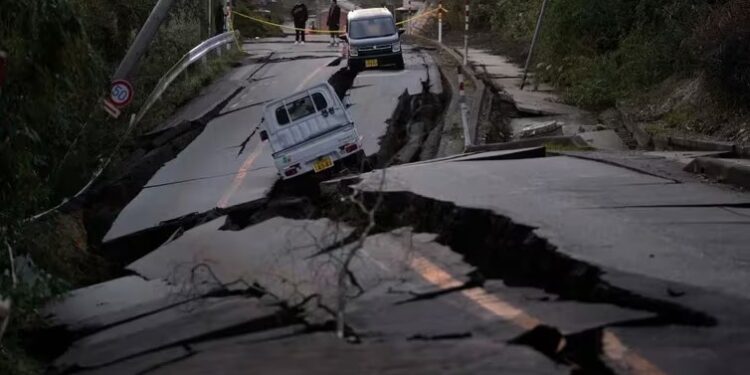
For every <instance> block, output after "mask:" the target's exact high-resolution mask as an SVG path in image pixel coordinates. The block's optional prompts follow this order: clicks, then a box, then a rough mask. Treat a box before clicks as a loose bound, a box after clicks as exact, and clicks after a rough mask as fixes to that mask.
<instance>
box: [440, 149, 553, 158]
mask: <svg viewBox="0 0 750 375" xmlns="http://www.w3.org/2000/svg"><path fill="white" fill-rule="evenodd" d="M545 156H547V152H546V148H545V147H544V146H541V147H530V148H519V149H515V150H501V151H487V152H478V153H475V154H469V155H466V156H460V155H459V156H458V157H454V158H451V159H450V161H471V160H510V159H526V158H543V157H545Z"/></svg>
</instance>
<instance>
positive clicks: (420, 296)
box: [394, 280, 481, 305]
mask: <svg viewBox="0 0 750 375" xmlns="http://www.w3.org/2000/svg"><path fill="white" fill-rule="evenodd" d="M480 285H481V283H480V282H478V281H476V280H470V281H468V282H466V283H464V284H463V285H458V286H454V287H451V288H445V289H440V290H435V291H432V292H426V293H416V292H408V293H409V294H410V295H412V298H409V299H406V300H403V301H398V302H396V303H394V305H404V304H407V303H412V302H419V301H425V300H430V299H435V298H438V297H441V296H444V295H446V294H451V293H455V292H460V291H462V290H466V289H471V288H476V287H478V286H480Z"/></svg>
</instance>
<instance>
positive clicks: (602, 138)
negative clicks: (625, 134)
mask: <svg viewBox="0 0 750 375" xmlns="http://www.w3.org/2000/svg"><path fill="white" fill-rule="evenodd" d="M578 136H579V137H580V138H581V139H583V141H584V142H586V143H587V144H588V145H589V146H591V147H593V148H595V149H597V150H609V151H626V150H627V149H628V147H627V146H625V143H623V142H622V139H620V136H619V135H617V133H616V132H615V131H614V130H611V129H607V130H599V131H591V132H583V133H579V134H578Z"/></svg>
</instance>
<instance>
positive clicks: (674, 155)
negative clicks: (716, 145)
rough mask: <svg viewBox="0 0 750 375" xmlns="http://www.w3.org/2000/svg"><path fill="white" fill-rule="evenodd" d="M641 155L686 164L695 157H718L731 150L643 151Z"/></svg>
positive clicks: (725, 155) (729, 153) (726, 155)
mask: <svg viewBox="0 0 750 375" xmlns="http://www.w3.org/2000/svg"><path fill="white" fill-rule="evenodd" d="M643 155H647V156H656V157H660V158H665V159H669V160H674V161H676V162H678V163H680V164H682V165H684V166H685V165H688V164H690V162H692V161H693V159H695V158H699V157H704V158H720V157H728V156H731V152H727V151H648V152H644V153H643Z"/></svg>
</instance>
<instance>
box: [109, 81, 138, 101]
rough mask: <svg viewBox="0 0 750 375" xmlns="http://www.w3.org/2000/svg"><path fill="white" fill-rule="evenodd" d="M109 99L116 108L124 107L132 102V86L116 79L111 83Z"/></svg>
mask: <svg viewBox="0 0 750 375" xmlns="http://www.w3.org/2000/svg"><path fill="white" fill-rule="evenodd" d="M109 99H110V100H111V101H112V103H113V104H114V105H116V106H118V107H124V106H126V105H128V104H130V102H131V101H132V100H133V85H131V84H130V82H128V81H126V80H123V79H118V80H117V81H114V82H112V89H110V91H109Z"/></svg>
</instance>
